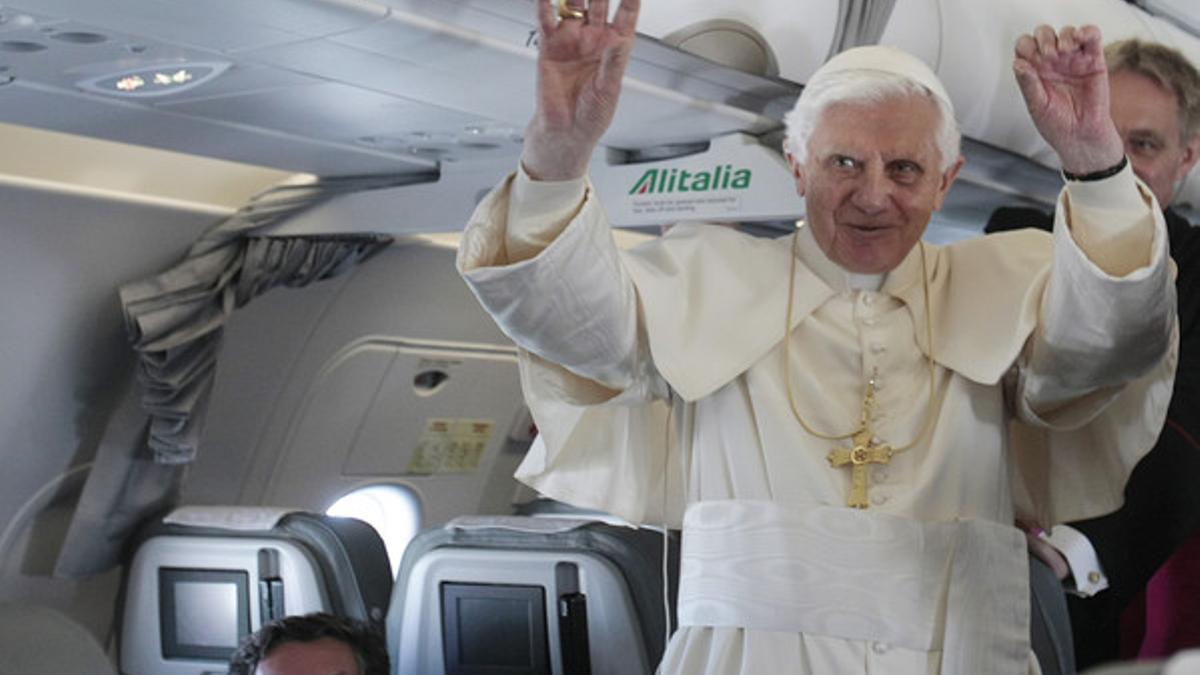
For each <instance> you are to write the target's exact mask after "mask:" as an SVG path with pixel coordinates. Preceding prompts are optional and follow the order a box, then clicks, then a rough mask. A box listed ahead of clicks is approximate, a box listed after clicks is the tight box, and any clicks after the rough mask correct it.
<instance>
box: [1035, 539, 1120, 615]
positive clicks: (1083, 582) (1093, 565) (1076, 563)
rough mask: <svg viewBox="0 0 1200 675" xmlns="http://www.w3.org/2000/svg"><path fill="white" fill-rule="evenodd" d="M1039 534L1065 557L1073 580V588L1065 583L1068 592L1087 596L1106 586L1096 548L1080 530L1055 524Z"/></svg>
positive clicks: (1105, 578)
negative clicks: (1048, 530)
mask: <svg viewBox="0 0 1200 675" xmlns="http://www.w3.org/2000/svg"><path fill="white" fill-rule="evenodd" d="M1040 536H1041V538H1042V539H1044V540H1046V543H1048V544H1050V545H1051V546H1053V547H1054V548H1055V549H1057V550H1058V552H1059V553H1061V554H1063V557H1064V558H1066V559H1067V566H1068V567H1070V568H1071V578H1072V579H1074V581H1075V583H1074V588H1072V587H1071V585H1070V584H1066V591H1067V592H1068V593H1072V594H1074V595H1079V596H1082V597H1085V598H1087V597H1091V596H1093V595H1095V594H1097V593H1099V592H1100V591H1103V590H1104V589H1106V588H1108V577H1106V576H1104V569H1103V568H1102V567H1101V566H1100V558H1099V557H1098V556H1097V555H1096V549H1095V548H1094V547H1093V546H1092V542H1090V541H1088V538H1087V537H1086V536H1084V534H1083V533H1082V532H1080V531H1079V530H1076V529H1075V528H1073V527H1071V526H1070V525H1055V526H1054V527H1053V528H1051V529H1050V532H1049V533H1046V532H1043V533H1042V534H1041V535H1040Z"/></svg>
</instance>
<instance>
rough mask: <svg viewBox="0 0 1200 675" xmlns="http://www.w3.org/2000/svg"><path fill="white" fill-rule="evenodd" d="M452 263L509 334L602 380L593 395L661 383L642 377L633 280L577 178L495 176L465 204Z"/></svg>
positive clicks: (645, 355) (646, 371)
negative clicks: (467, 212)
mask: <svg viewBox="0 0 1200 675" xmlns="http://www.w3.org/2000/svg"><path fill="white" fill-rule="evenodd" d="M580 196H581V200H580ZM513 249H515V250H513ZM514 253H515V254H516V255H514ZM527 254H528V255H531V257H524V256H525V255H527ZM457 263H458V269H459V272H460V273H461V274H462V276H463V278H464V280H466V282H467V285H468V286H469V287H470V288H471V290H472V291H473V292H474V293H475V296H476V297H477V298H478V299H479V301H480V303H481V304H482V305H483V307H484V309H486V310H487V312H488V313H489V314H491V315H492V318H493V319H495V321H496V324H497V325H498V326H499V327H500V329H501V330H502V331H504V333H505V334H506V335H508V336H509V337H510V338H512V340H513V342H515V343H516V344H517V345H518V346H520V347H522V348H523V349H525V350H528V351H529V352H531V353H533V354H535V355H537V356H539V357H541V359H543V360H544V361H546V362H549V363H550V364H556V365H558V366H561V367H562V368H564V369H566V370H567V371H569V373H570V374H574V375H577V376H579V377H581V378H584V379H586V380H590V381H593V382H595V383H599V384H601V385H603V387H604V388H606V389H607V390H608V393H607V394H606V395H603V396H600V397H599V398H608V397H615V396H616V395H617V394H618V393H619V392H627V391H630V390H640V391H642V392H647V391H649V390H650V389H654V390H656V391H657V390H659V389H661V387H658V386H652V385H655V383H654V382H643V380H645V379H646V378H647V377H650V378H651V379H654V378H653V375H654V372H653V367H652V364H650V363H649V362H648V360H649V350H648V349H647V348H646V347H645V346H644V344H643V341H642V340H641V339H640V337H641V336H640V334H639V322H638V303H637V297H636V292H635V290H634V286H633V281H632V279H630V277H629V273H628V272H627V271H626V269H625V267H624V264H623V263H622V261H621V259H620V254H619V253H618V251H617V246H616V243H615V242H614V241H613V238H612V232H611V229H610V226H609V223H608V220H607V218H606V217H605V215H604V211H603V209H602V208H601V207H600V205H599V204H598V203H597V199H596V196H595V192H594V191H593V190H592V188H591V186H590V184H589V183H587V182H586V180H585V179H580V180H578V181H564V182H561V183H542V182H535V181H532V180H529V179H528V177H527V176H522V175H517V176H516V177H515V178H510V179H509V180H507V181H505V182H504V183H503V184H501V185H500V186H499V187H498V188H497V189H496V190H493V191H492V193H490V194H489V195H488V196H487V197H485V198H484V200H483V201H482V202H480V204H479V206H478V207H477V208H476V209H475V213H474V214H473V215H472V216H471V220H470V222H469V223H468V224H467V227H466V229H465V231H464V232H463V240H462V243H461V244H460V246H459V252H458V260H457ZM571 384H581V385H582V383H572V382H571V381H570V378H564V379H563V380H562V381H561V382H560V383H559V386H568V385H571ZM638 385H646V386H638ZM568 388H570V387H568ZM581 390H582V388H581ZM588 397H589V398H593V399H594V398H596V397H595V396H594V395H593V394H591V393H589V395H588ZM568 398H571V397H570V396H568Z"/></svg>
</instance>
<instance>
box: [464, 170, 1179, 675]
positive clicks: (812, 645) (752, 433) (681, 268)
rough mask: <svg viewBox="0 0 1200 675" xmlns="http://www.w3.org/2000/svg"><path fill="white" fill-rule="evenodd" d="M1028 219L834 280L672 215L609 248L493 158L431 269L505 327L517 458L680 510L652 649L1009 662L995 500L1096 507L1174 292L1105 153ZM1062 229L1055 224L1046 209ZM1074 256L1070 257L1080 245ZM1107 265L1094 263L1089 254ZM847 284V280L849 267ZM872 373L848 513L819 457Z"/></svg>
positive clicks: (549, 480)
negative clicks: (654, 230)
mask: <svg viewBox="0 0 1200 675" xmlns="http://www.w3.org/2000/svg"><path fill="white" fill-rule="evenodd" d="M1058 214H1059V216H1058V222H1056V224H1055V234H1054V235H1053V246H1052V245H1051V237H1050V236H1049V235H1046V234H1044V233H1041V232H1033V231H1026V232H1018V233H1011V234H1005V235H993V236H988V237H980V238H976V239H971V240H968V241H965V242H961V243H958V244H954V245H951V246H945V247H940V246H933V245H925V246H926V253H927V258H928V266H927V269H928V275H929V292H930V296H931V304H932V307H933V315H932V317H933V318H932V329H933V330H932V332H933V341H934V349H933V353H934V356H935V359H936V366H935V372H934V379H935V384H936V387H935V390H934V391H935V393H934V397H933V400H930V393H929V385H928V381H929V374H928V373H929V368H928V365H927V361H926V353H927V351H928V350H929V345H928V344H927V339H926V315H925V313H926V307H925V303H924V297H923V284H922V283H921V273H922V272H921V270H922V266H921V259H920V252H919V248H920V247H919V246H918V247H914V249H913V251H912V252H910V254H909V255H908V257H907V258H906V259H905V260H904V261H903V262H902V263H901V264H900V265H899V266H898V267H897V268H896V269H894V270H892V271H891V272H890V273H888V274H887V275H886V277H883V278H876V279H865V280H864V279H861V278H859V277H857V276H855V275H849V274H847V273H845V272H844V271H843V270H841V269H840V268H839V267H837V266H836V265H835V264H833V263H832V262H830V261H829V260H828V259H827V258H825V256H824V255H823V254H822V252H821V250H820V249H819V247H818V246H817V244H816V242H815V240H814V239H813V238H812V236H811V234H810V233H809V232H808V231H807V229H806V228H803V229H801V230H800V231H799V233H798V235H797V236H798V237H799V239H798V241H797V242H796V245H797V247H798V253H799V258H800V260H799V265H798V266H797V272H796V279H795V289H796V297H795V300H794V305H793V315H794V319H793V326H791V327H789V328H790V330H789V331H788V332H787V335H788V337H787V339H788V340H790V341H791V343H790V350H791V357H790V368H789V369H788V370H787V372H785V359H784V355H783V336H784V334H785V329H784V323H785V316H786V310H787V308H786V304H787V288H788V273H789V269H790V268H789V264H790V262H791V250H792V248H791V247H792V238H791V237H782V238H780V239H777V240H768V239H756V238H752V237H748V236H745V235H742V234H740V233H737V232H734V231H732V230H729V229H727V228H722V227H717V226H679V227H676V228H674V229H672V230H671V231H670V232H669V233H668V234H667V235H666V236H665V237H663V238H662V239H661V240H656V241H653V242H651V243H649V244H646V245H644V246H641V247H639V248H637V249H634V250H632V251H629V252H618V250H617V248H616V247H615V245H614V244H613V241H612V237H611V233H610V232H609V226H608V223H607V221H606V219H605V216H604V214H603V212H602V209H601V207H600V205H599V204H598V203H597V201H596V199H595V196H594V194H593V193H592V191H591V190H590V188H589V187H588V186H587V184H586V183H585V181H584V180H583V179H580V180H578V181H570V182H565V183H535V182H533V181H530V180H529V179H528V178H527V177H525V176H524V175H523V174H522V175H518V176H517V177H516V178H510V179H509V180H508V181H505V183H503V184H502V185H501V186H499V187H498V188H497V189H496V190H495V191H493V192H492V193H491V194H490V195H489V196H488V197H487V198H486V199H485V200H484V201H483V202H482V203H481V204H480V206H479V208H478V209H477V210H476V212H475V215H474V216H473V218H472V220H471V222H470V223H469V224H468V226H467V229H466V231H465V234H464V239H463V243H462V246H461V249H460V251H459V258H458V264H459V268H460V271H462V272H463V275H464V277H465V278H466V280H467V282H468V283H469V285H470V286H471V288H472V289H473V290H474V292H475V293H476V295H477V296H478V297H479V298H480V300H481V301H482V303H483V305H484V306H485V308H487V310H488V311H489V312H490V313H491V314H492V315H493V316H494V317H495V319H496V321H497V322H498V324H499V325H500V327H501V328H502V329H503V330H504V331H505V332H506V333H507V334H508V335H509V336H511V337H512V338H513V340H514V341H516V343H517V344H518V345H519V346H520V347H521V348H522V351H523V354H522V358H521V378H522V385H523V387H524V390H525V396H526V399H527V401H528V402H529V404H530V407H531V409H532V411H533V415H534V419H535V420H536V422H537V425H538V428H539V429H540V431H541V436H540V442H539V443H537V444H535V446H534V448H533V449H532V450H531V451H530V453H529V455H528V457H527V458H526V459H525V461H524V463H523V464H522V465H521V467H520V469H519V470H518V472H517V477H518V478H519V479H520V480H522V481H524V482H526V483H528V484H529V485H531V486H532V487H534V488H536V489H537V490H538V491H540V492H542V493H543V494H545V495H548V496H550V497H553V498H555V499H559V500H562V501H565V502H568V503H571V504H575V505H578V506H581V507H587V508H596V509H601V510H605V511H609V512H612V513H614V514H616V515H618V516H621V517H622V518H625V519H627V520H629V521H631V522H634V523H649V524H663V523H665V524H667V525H670V526H673V527H680V526H682V528H683V546H682V560H681V572H680V591H679V593H680V598H679V619H680V629H679V630H678V631H677V632H676V633H675V635H674V636H673V637H672V639H671V641H670V644H669V646H668V648H667V652H666V655H665V656H664V658H663V663H662V665H661V672H663V673H670V674H681V675H682V674H685V673H686V674H687V675H702V674H712V675H718V674H719V675H732V674H735V673H737V674H742V675H764V674H767V673H771V674H775V673H815V674H821V675H827V674H830V673H836V674H845V673H886V674H888V675H906V674H909V673H914V674H915V673H922V674H924V673H943V674H947V675H949V674H953V675H962V674H976V673H1014V674H1015V673H1029V672H1036V671H1037V666H1036V663H1034V660H1033V658H1032V654H1031V652H1030V650H1029V635H1028V614H1029V609H1028V579H1027V561H1026V547H1025V540H1024V537H1023V535H1022V534H1021V533H1020V531H1019V530H1017V529H1016V528H1015V527H1013V522H1014V518H1015V517H1016V516H1017V515H1018V514H1019V515H1021V516H1023V517H1029V518H1033V519H1035V520H1037V521H1038V522H1041V523H1044V524H1051V523H1055V522H1062V521H1069V520H1075V519H1080V518H1086V517H1090V516H1095V515H1098V514H1101V513H1104V512H1108V511H1111V510H1114V509H1116V508H1117V507H1118V506H1119V505H1120V501H1121V495H1122V487H1123V486H1124V483H1125V480H1126V477H1127V476H1128V474H1129V472H1130V470H1131V469H1132V468H1133V465H1134V464H1135V463H1136V462H1137V460H1138V459H1139V458H1140V457H1141V456H1142V454H1144V453H1145V452H1146V451H1147V450H1148V449H1149V448H1150V447H1151V446H1152V445H1153V443H1154V440H1155V438H1156V437H1157V434H1158V431H1159V429H1160V428H1161V425H1162V423H1163V419H1164V415H1165V413H1166V407H1167V402H1168V400H1169V398H1170V395H1171V380H1172V376H1173V373H1174V364H1175V359H1174V353H1175V352H1174V345H1175V336H1174V330H1175V329H1174V326H1175V320H1174V307H1175V297H1174V286H1173V284H1172V282H1171V271H1170V268H1169V264H1168V262H1167V261H1168V256H1167V251H1166V241H1167V240H1166V232H1165V229H1164V225H1163V223H1162V217H1161V213H1160V212H1159V210H1158V207H1157V205H1156V204H1155V203H1154V202H1153V197H1152V196H1151V195H1150V193H1149V192H1148V190H1146V188H1145V187H1144V186H1141V185H1140V184H1139V183H1137V182H1136V179H1135V178H1134V177H1133V174H1132V171H1131V170H1129V169H1126V170H1125V171H1124V172H1122V173H1121V174H1118V175H1117V176H1115V177H1112V178H1108V179H1105V180H1102V181H1097V182H1090V183H1073V184H1070V185H1069V186H1068V187H1067V188H1066V189H1065V190H1064V192H1063V196H1062V197H1060V200H1059V205H1058ZM1067 223H1070V227H1068V226H1067ZM1085 250H1086V251H1087V253H1086V254H1085V253H1084V251H1085ZM1105 269H1108V270H1113V269H1120V270H1126V271H1128V270H1133V271H1132V272H1128V273H1127V274H1124V276H1121V277H1114V276H1111V275H1110V274H1108V273H1106V272H1105V271H1104V270H1105ZM864 285H865V286H866V288H865V289H864V288H862V287H863V286H864ZM872 376H873V377H874V378H875V380H876V384H877V389H878V391H877V394H876V399H877V405H876V410H877V415H876V416H875V419H874V423H875V429H876V433H877V435H878V436H879V437H880V438H881V440H882V441H883V442H886V443H888V444H890V445H892V446H893V447H900V446H903V445H905V444H908V443H909V442H910V441H912V440H913V439H914V438H916V437H917V436H918V434H919V432H920V429H921V428H922V426H923V424H924V423H925V419H926V415H927V411H929V410H930V406H933V407H932V413H933V415H934V419H933V427H932V431H931V432H930V434H929V435H928V436H926V437H924V438H923V439H922V440H921V441H920V442H918V443H917V444H916V445H915V446H913V447H912V448H911V449H909V450H906V451H904V452H901V453H899V454H897V455H896V456H895V457H893V458H892V460H891V462H890V464H887V465H877V466H873V467H871V468H870V469H869V470H868V482H869V491H868V495H869V497H868V499H869V501H870V507H869V508H868V509H865V510H860V509H851V508H847V507H846V506H845V505H846V499H847V493H848V491H849V489H850V476H849V471H848V470H847V469H844V468H841V469H838V468H833V467H831V466H830V464H829V462H828V461H827V460H826V455H827V454H828V453H829V451H830V450H831V449H832V448H833V447H835V446H844V445H846V442H845V441H841V442H838V441H829V440H822V439H820V438H816V437H814V436H812V435H810V434H808V433H807V432H805V431H804V430H803V429H802V428H801V426H800V425H799V424H798V423H797V421H796V419H795V417H794V416H793V413H792V411H791V408H790V405H789V403H788V397H787V393H786V389H785V381H784V378H785V377H788V378H791V381H792V388H793V391H794V392H795V397H796V405H797V408H798V410H799V412H800V414H801V415H802V416H803V417H804V418H805V420H806V421H807V422H808V423H809V425H810V426H811V427H812V428H814V429H816V430H818V431H822V432H825V433H836V434H842V433H846V432H848V431H850V430H851V429H853V428H854V427H855V426H856V424H857V422H858V421H859V416H860V410H861V406H862V397H863V391H864V386H865V382H866V381H867V380H868V378H870V377H872Z"/></svg>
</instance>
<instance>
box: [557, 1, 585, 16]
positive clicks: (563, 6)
mask: <svg viewBox="0 0 1200 675" xmlns="http://www.w3.org/2000/svg"><path fill="white" fill-rule="evenodd" d="M558 18H560V19H586V18H587V10H583V9H575V8H574V7H568V6H567V2H566V0H559V2H558Z"/></svg>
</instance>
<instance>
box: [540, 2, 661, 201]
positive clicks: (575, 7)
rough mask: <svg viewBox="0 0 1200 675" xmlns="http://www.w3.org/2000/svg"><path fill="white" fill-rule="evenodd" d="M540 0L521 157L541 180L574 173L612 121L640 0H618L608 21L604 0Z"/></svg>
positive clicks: (582, 168)
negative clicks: (531, 105) (533, 100)
mask: <svg viewBox="0 0 1200 675" xmlns="http://www.w3.org/2000/svg"><path fill="white" fill-rule="evenodd" d="M565 2H566V4H565V5H564V6H563V7H562V9H561V13H560V10H559V7H558V6H557V3H556V2H555V0H537V3H538V35H539V47H538V83H537V110H536V112H535V113H534V117H533V120H532V121H531V122H530V123H529V127H528V129H527V130H526V133H525V147H524V154H523V156H522V158H521V161H522V163H523V164H524V165H525V170H526V171H527V172H528V173H529V174H530V176H532V177H534V178H536V179H540V180H566V179H570V178H578V177H579V176H582V175H583V174H584V172H585V171H586V170H587V164H588V161H589V160H590V159H591V156H592V151H593V150H594V149H595V147H596V143H598V142H599V140H600V137H601V136H602V135H604V132H605V131H606V130H607V129H608V126H609V124H611V123H612V119H613V115H614V113H616V110H617V99H618V98H619V96H620V94H621V78H622V77H623V76H624V74H625V66H626V65H627V64H628V63H629V53H630V51H632V49H633V42H634V37H635V32H634V31H635V26H636V24H637V15H638V9H639V7H640V3H639V0H620V2H621V4H620V5H619V6H618V7H617V12H616V14H615V15H614V17H613V20H612V21H611V22H610V21H608V2H609V0H591V3H590V4H589V6H588V7H587V8H586V9H585V8H584V6H583V0H565Z"/></svg>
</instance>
